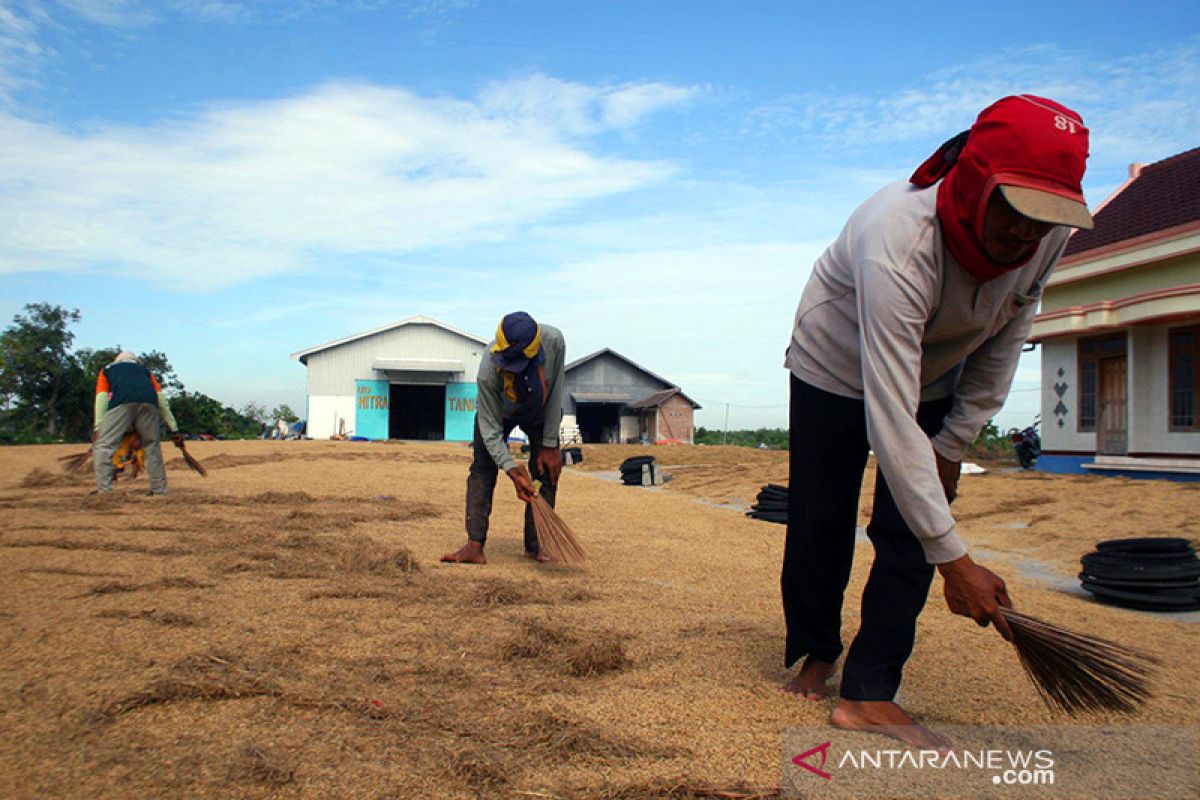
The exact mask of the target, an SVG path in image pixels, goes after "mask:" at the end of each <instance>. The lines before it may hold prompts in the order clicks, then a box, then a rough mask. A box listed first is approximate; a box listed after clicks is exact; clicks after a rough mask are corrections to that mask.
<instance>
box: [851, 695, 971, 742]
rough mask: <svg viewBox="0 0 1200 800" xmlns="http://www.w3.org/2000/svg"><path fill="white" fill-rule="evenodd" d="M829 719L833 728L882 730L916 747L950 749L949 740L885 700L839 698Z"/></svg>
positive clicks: (867, 730) (876, 731)
mask: <svg viewBox="0 0 1200 800" xmlns="http://www.w3.org/2000/svg"><path fill="white" fill-rule="evenodd" d="M829 721H830V722H831V723H833V726H834V727H835V728H843V729H845V730H848V731H866V732H868V733H882V734H883V735H884V736H891V737H892V738H893V739H899V740H900V741H902V742H904V743H905V744H910V745H912V746H913V747H915V748H917V749H919V750H937V751H938V752H939V753H946V752H949V751H950V750H952V749H953V745H951V744H950V740H949V739H947V738H946V737H945V736H940V735H938V734H936V733H934V732H933V731H931V730H929V729H928V728H926V727H925V726H924V725H919V724H917V721H916V720H914V719H913V718H912V717H910V716H909V715H908V712H907V711H905V710H904V709H903V708H901V707H900V706H898V705H896V704H895V703H893V702H891V701H889V700H847V699H846V698H844V697H843V698H840V699H839V700H838V702H837V705H836V706H834V707H833V713H832V714H830V716H829Z"/></svg>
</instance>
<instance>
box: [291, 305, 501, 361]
mask: <svg viewBox="0 0 1200 800" xmlns="http://www.w3.org/2000/svg"><path fill="white" fill-rule="evenodd" d="M405 325H434V326H436V327H438V328H441V329H442V330H446V331H449V332H450V333H454V334H457V335H459V336H462V337H463V338H464V339H470V340H471V341H473V342H478V343H479V344H484V345H485V344H487V343H488V340H487V339H480V338H479V337H478V336H476V335H474V334H471V333H467V332H466V331H460V330H459V329H458V328H455V327H452V326H450V325H447V324H446V323H444V322H440V321H438V320H436V319H434V318H433V317H426V316H423V315H421V314H417V315H416V316H413V317H406V318H405V319H402V320H398V321H396V322H390V323H388V324H387V325H381V326H379V327H378V328H372V329H371V330H369V331H363V332H362V333H355V334H353V335H351V336H343V337H342V338H341V339H334V340H333V341H331V342H326V343H325V344H319V345H316V346H315V347H310V348H308V349H306V350H300V351H297V352H295V353H292V355H291V357H292V358H293V359H295V360H296V361H299V362H300V363H301V364H304V363H307V361H306V359H307V358H308V357H309V356H311V355H312V354H313V353H319V352H321V351H322V350H330V349H332V348H334V347H340V346H342V345H344V344H349V343H351V342H356V341H358V340H359V339H366V338H367V337H368V336H375V335H376V334H380V333H385V332H387V331H390V330H395V329H396V328H402V327H404V326H405Z"/></svg>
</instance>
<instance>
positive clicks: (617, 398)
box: [571, 392, 633, 403]
mask: <svg viewBox="0 0 1200 800" xmlns="http://www.w3.org/2000/svg"><path fill="white" fill-rule="evenodd" d="M571 399H572V400H574V401H575V402H576V403H628V402H629V401H630V400H632V399H633V398H632V397H630V396H629V395H627V394H624V393H622V392H571Z"/></svg>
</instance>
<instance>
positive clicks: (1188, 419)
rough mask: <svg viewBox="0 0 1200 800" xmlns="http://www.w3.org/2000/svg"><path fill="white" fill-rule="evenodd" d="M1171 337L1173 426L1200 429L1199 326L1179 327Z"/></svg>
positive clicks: (1187, 429)
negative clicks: (1198, 402)
mask: <svg viewBox="0 0 1200 800" xmlns="http://www.w3.org/2000/svg"><path fill="white" fill-rule="evenodd" d="M1168 336H1169V337H1170V346H1169V347H1168V348H1167V358H1168V363H1169V365H1170V366H1169V369H1170V373H1171V383H1170V389H1169V394H1170V403H1171V406H1170V420H1171V424H1170V429H1171V430H1173V431H1196V430H1200V419H1198V415H1197V413H1196V411H1197V409H1196V395H1197V386H1200V325H1195V326H1192V327H1190V328H1176V329H1175V330H1173V331H1170V332H1169V333H1168Z"/></svg>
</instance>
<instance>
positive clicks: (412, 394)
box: [388, 383, 446, 440]
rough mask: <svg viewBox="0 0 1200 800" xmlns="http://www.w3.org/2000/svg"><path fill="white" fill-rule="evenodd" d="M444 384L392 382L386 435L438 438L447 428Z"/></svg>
mask: <svg viewBox="0 0 1200 800" xmlns="http://www.w3.org/2000/svg"><path fill="white" fill-rule="evenodd" d="M445 409H446V387H445V386H428V385H425V386H421V385H414V384H403V383H393V384H392V385H391V390H390V392H389V401H388V438H389V439H424V440H441V439H442V437H443V435H444V433H445V430H446V410H445Z"/></svg>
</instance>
